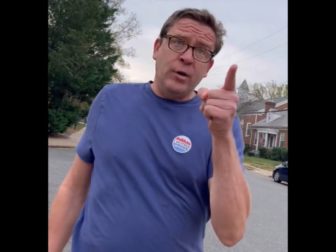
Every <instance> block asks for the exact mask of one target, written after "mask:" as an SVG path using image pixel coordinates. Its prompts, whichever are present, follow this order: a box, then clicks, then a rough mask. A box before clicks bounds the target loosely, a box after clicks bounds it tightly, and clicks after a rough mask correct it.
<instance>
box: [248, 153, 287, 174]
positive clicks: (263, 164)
mask: <svg viewBox="0 0 336 252" xmlns="http://www.w3.org/2000/svg"><path fill="white" fill-rule="evenodd" d="M244 163H246V164H249V165H252V166H255V167H258V168H261V169H265V170H268V171H272V170H273V169H274V166H276V165H278V164H281V161H274V160H270V159H265V158H259V157H253V156H247V155H245V156H244Z"/></svg>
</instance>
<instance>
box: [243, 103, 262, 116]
mask: <svg viewBox="0 0 336 252" xmlns="http://www.w3.org/2000/svg"><path fill="white" fill-rule="evenodd" d="M263 108H265V100H257V101H249V102H244V103H241V104H239V106H238V113H239V114H249V113H255V112H257V111H258V110H261V109H263Z"/></svg>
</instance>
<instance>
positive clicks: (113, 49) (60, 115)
mask: <svg viewBox="0 0 336 252" xmlns="http://www.w3.org/2000/svg"><path fill="white" fill-rule="evenodd" d="M122 3H123V1H122V0H114V1H108V0H105V1H103V0H49V6H48V28H49V29H48V112H49V124H48V133H49V134H54V133H62V132H64V131H65V130H66V129H67V128H68V127H69V126H71V125H73V124H75V123H77V122H78V121H79V120H80V119H81V118H83V117H85V116H86V115H87V112H88V108H89V104H91V102H92V100H93V98H94V97H95V96H96V94H97V92H98V91H99V90H100V89H101V88H102V87H103V86H104V85H105V84H106V83H107V82H110V81H111V80H112V79H118V80H121V79H122V75H121V74H120V73H119V72H118V70H117V68H116V67H115V64H117V63H120V64H125V63H124V60H123V58H122V55H123V49H122V46H121V42H122V41H123V39H124V38H126V39H129V38H131V37H132V36H133V35H136V34H137V33H138V24H137V20H136V18H135V16H134V15H133V16H130V17H129V18H128V19H126V21H124V23H122V24H124V25H128V27H123V26H121V25H122V24H119V23H118V22H117V21H116V20H117V16H118V15H120V14H121V13H125V10H123V9H122V8H121V5H122ZM120 27H122V28H123V33H122V32H121V31H120Z"/></svg>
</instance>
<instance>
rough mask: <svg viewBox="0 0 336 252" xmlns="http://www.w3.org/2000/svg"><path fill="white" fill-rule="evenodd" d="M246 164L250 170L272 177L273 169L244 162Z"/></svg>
mask: <svg viewBox="0 0 336 252" xmlns="http://www.w3.org/2000/svg"><path fill="white" fill-rule="evenodd" d="M244 166H245V168H246V169H248V170H250V171H254V172H256V173H259V174H261V175H264V176H267V177H272V171H268V170H264V169H261V168H258V167H255V166H252V165H249V164H247V163H244Z"/></svg>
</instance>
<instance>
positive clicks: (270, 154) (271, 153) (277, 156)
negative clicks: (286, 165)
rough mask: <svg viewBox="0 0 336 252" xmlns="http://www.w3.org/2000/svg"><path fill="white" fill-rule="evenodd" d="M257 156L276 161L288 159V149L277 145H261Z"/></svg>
mask: <svg viewBox="0 0 336 252" xmlns="http://www.w3.org/2000/svg"><path fill="white" fill-rule="evenodd" d="M259 157H261V158H266V159H271V160H277V161H286V160H288V150H287V149H286V148H279V147H276V148H272V149H267V148H264V147H261V148H259Z"/></svg>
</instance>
